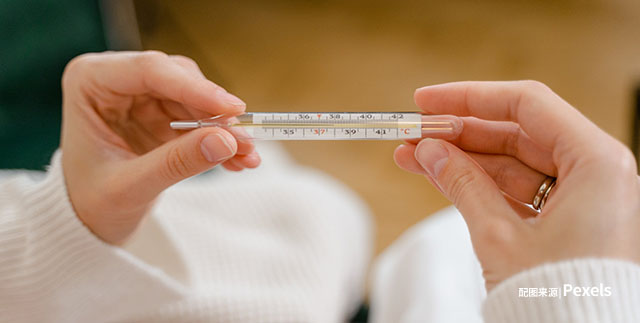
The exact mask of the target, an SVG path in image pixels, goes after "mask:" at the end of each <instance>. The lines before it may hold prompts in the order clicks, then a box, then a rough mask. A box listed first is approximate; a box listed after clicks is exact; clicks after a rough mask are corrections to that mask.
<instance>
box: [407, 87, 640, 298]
mask: <svg viewBox="0 0 640 323" xmlns="http://www.w3.org/2000/svg"><path fill="white" fill-rule="evenodd" d="M415 101H416V103H417V105H418V106H419V107H420V108H422V109H423V110H424V111H425V112H426V113H430V114H453V115H457V116H461V117H463V118H462V119H463V122H464V127H463V131H462V133H461V134H460V136H459V137H458V138H457V139H454V140H452V141H451V142H445V141H443V140H434V139H425V140H422V141H421V142H420V143H419V144H418V145H417V146H416V145H414V144H412V143H408V144H406V145H402V146H400V147H398V149H397V150H396V152H395V159H396V162H397V163H398V165H400V167H402V168H404V169H406V170H409V171H412V172H415V173H419V174H424V175H425V176H426V177H427V178H428V179H429V180H430V181H431V182H432V183H434V184H435V185H436V187H438V189H439V190H440V191H441V192H442V193H443V194H444V195H445V196H446V197H447V198H448V199H449V200H451V201H452V202H453V203H454V204H455V205H456V207H457V208H458V210H460V212H461V213H462V215H463V216H464V219H465V221H466V222H467V225H468V227H469V232H470V234H471V240H472V242H473V245H474V249H475V251H476V253H477V255H478V258H479V260H480V263H481V265H482V267H483V270H484V278H485V280H486V284H487V288H488V289H491V288H492V287H493V286H495V285H496V284H498V283H500V282H501V281H503V280H504V279H506V278H508V277H509V276H511V275H513V274H516V273H518V272H520V271H522V270H524V269H527V268H530V267H534V266H537V265H540V264H542V263H545V262H553V261H558V260H563V259H569V258H578V257H608V258H618V259H624V260H629V261H635V262H640V249H639V248H638V246H639V245H640V216H639V215H640V203H639V201H640V199H639V198H638V197H639V196H640V189H639V181H638V176H637V170H636V161H635V159H634V157H633V155H632V154H631V152H630V151H629V150H628V149H627V148H626V147H625V146H624V145H623V144H622V143H620V142H618V141H617V140H615V139H614V138H612V137H611V136H609V135H607V134H606V133H605V132H603V131H602V130H600V129H599V128H598V127H597V126H595V125H594V124H593V123H591V122H590V121H589V120H588V119H586V118H585V117H584V116H583V115H581V114H580V113H579V112H578V111H577V110H575V109H574V108H573V107H571V106H570V105H569V104H568V103H567V102H565V101H563V100H562V99H561V98H560V97H558V96H557V95H556V94H555V93H553V92H552V91H551V90H550V89H549V88H547V87H546V86H544V85H543V84H541V83H538V82H532V81H520V82H462V83H450V84H443V85H436V86H429V87H425V88H421V89H418V90H417V91H416V93H415ZM546 176H553V177H557V184H556V187H555V188H554V189H553V190H552V191H551V195H550V197H549V199H548V201H547V203H546V204H545V206H544V208H543V209H542V211H541V212H540V214H538V213H537V212H536V211H534V210H533V209H531V208H530V207H529V206H527V205H525V203H527V204H530V203H531V201H532V200H533V197H534V196H535V194H536V191H537V189H538V187H539V186H540V184H541V183H542V182H543V181H544V179H545V178H546Z"/></svg>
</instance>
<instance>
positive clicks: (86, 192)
mask: <svg viewBox="0 0 640 323" xmlns="http://www.w3.org/2000/svg"><path fill="white" fill-rule="evenodd" d="M62 88H63V127H62V140H61V141H62V151H63V155H62V165H63V169H64V176H65V180H66V185H67V190H68V192H69V197H70V199H71V203H72V204H73V207H74V209H75V211H76V213H77V215H78V217H79V218H80V219H81V220H82V221H83V222H84V223H85V224H86V225H87V226H88V227H89V229H91V231H93V233H95V234H96V235H97V236H98V237H100V238H101V239H103V240H104V241H106V242H108V243H112V244H121V243H123V242H124V241H126V240H127V238H128V237H129V236H130V235H131V234H132V233H133V232H134V231H135V229H136V227H137V226H138V223H139V222H140V220H141V219H142V218H143V216H144V215H145V213H146V212H147V211H148V210H149V208H150V207H151V204H152V202H153V201H154V199H155V198H156V197H157V196H158V194H160V192H162V191H163V190H164V189H165V188H167V187H169V186H171V185H173V184H175V183H177V182H179V181H181V180H183V179H185V178H187V177H190V176H193V175H196V174H198V173H201V172H203V171H205V170H208V169H210V168H212V167H214V166H215V165H217V164H220V163H222V164H223V166H224V167H226V168H227V169H230V170H234V171H237V170H242V169H243V168H245V167H249V168H253V167H257V166H258V164H259V163H260V158H259V156H258V154H257V153H256V152H255V151H254V147H253V144H252V143H251V142H248V141H237V140H236V138H235V137H234V136H233V135H232V134H231V133H229V132H227V131H225V130H223V129H220V128H202V129H197V130H193V131H190V132H179V131H174V130H172V129H171V128H170V127H169V122H170V121H172V120H176V119H200V118H205V117H207V116H211V115H218V114H225V115H229V116H232V115H237V114H240V113H242V112H243V111H244V109H245V104H244V102H242V101H241V100H240V99H238V98H237V97H235V96H233V95H231V94H229V93H227V92H226V91H225V90H224V89H223V88H221V87H220V86H217V85H216V84H214V83H212V82H211V81H209V80H207V79H206V78H205V77H204V75H203V74H202V72H200V69H199V68H198V66H197V64H196V63H195V62H193V61H192V60H191V59H189V58H186V57H182V56H167V55H166V54H163V53H160V52H140V53H136V52H121V53H101V54H86V55H82V56H79V57H77V58H75V59H73V60H72V61H71V62H70V63H69V65H67V68H66V70H65V73H64V75H63V77H62Z"/></svg>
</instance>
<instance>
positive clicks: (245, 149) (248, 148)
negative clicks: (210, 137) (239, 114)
mask: <svg viewBox="0 0 640 323" xmlns="http://www.w3.org/2000/svg"><path fill="white" fill-rule="evenodd" d="M233 119H234V118H231V120H230V121H231V122H233V121H237V120H233ZM227 130H228V131H229V132H230V133H231V134H232V135H233V136H234V137H236V141H237V142H238V154H239V155H248V154H250V153H251V152H253V151H254V150H255V146H254V145H253V141H252V140H251V139H250V137H249V134H248V133H247V131H246V130H244V129H242V128H238V127H230V128H229V129H227Z"/></svg>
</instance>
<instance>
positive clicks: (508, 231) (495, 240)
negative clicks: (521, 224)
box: [477, 220, 513, 249]
mask: <svg viewBox="0 0 640 323" xmlns="http://www.w3.org/2000/svg"><path fill="white" fill-rule="evenodd" d="M477 235H479V238H480V239H482V241H484V243H486V244H487V245H490V246H494V247H497V248H501V249H504V248H506V247H507V246H510V245H511V241H512V240H513V237H512V236H513V227H512V225H511V223H509V222H508V221H504V220H495V221H491V222H490V223H487V224H486V225H483V226H482V227H481V228H480V229H479V232H477Z"/></svg>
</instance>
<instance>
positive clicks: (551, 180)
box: [531, 176, 556, 211]
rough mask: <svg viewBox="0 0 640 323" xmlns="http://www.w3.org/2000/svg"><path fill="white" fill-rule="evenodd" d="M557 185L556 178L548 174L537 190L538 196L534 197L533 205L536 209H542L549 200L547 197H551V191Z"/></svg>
mask: <svg viewBox="0 0 640 323" xmlns="http://www.w3.org/2000/svg"><path fill="white" fill-rule="evenodd" d="M555 186H556V178H555V177H551V176H547V178H545V179H544V182H542V185H540V187H539V188H538V191H537V192H536V196H534V197H533V203H531V205H532V206H533V208H534V209H535V210H538V211H540V210H542V207H543V206H544V204H545V203H546V202H547V198H549V193H551V189H553V188H554V187H555Z"/></svg>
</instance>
